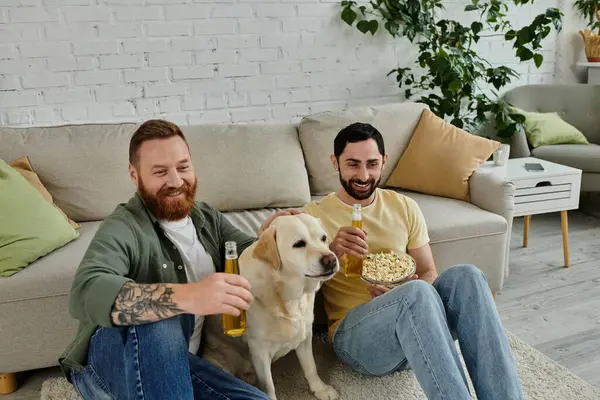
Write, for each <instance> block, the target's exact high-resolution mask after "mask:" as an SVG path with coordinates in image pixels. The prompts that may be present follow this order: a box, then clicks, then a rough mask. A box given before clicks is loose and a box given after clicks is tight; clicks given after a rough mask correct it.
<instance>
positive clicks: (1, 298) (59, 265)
mask: <svg viewBox="0 0 600 400" xmlns="http://www.w3.org/2000/svg"><path fill="white" fill-rule="evenodd" d="M98 227H100V222H84V223H82V224H81V228H80V229H79V231H78V232H79V239H77V240H75V241H72V242H70V243H68V244H67V245H65V246H63V247H61V248H60V249H57V250H55V251H53V252H52V253H50V254H48V255H46V256H45V257H42V258H39V259H38V260H37V261H35V262H33V263H31V264H30V265H29V266H28V267H27V268H25V269H24V270H22V271H21V272H19V273H18V274H15V275H13V276H11V277H10V278H8V279H0V304H5V303H11V302H16V301H21V300H27V299H32V298H36V299H42V298H48V297H54V296H62V295H66V294H68V293H69V290H70V289H71V283H72V282H73V277H74V275H75V271H76V270H77V267H78V266H79V263H80V262H81V260H82V258H83V255H84V254H85V252H86V250H87V248H88V246H89V244H90V242H91V241H92V239H93V237H94V234H95V233H96V231H97V230H98Z"/></svg>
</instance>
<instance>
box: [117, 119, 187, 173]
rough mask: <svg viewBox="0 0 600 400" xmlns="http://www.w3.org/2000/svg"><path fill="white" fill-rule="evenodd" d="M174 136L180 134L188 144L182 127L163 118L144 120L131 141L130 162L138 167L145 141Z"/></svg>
mask: <svg viewBox="0 0 600 400" xmlns="http://www.w3.org/2000/svg"><path fill="white" fill-rule="evenodd" d="M173 136H179V137H180V138H182V139H183V141H184V142H185V144H186V145H187V144H188V142H187V140H186V139H185V136H183V132H181V129H180V128H179V127H178V126H177V125H176V124H174V123H172V122H169V121H165V120H162V119H151V120H148V121H146V122H144V123H143V124H142V125H140V127H139V128H138V129H137V130H136V131H135V132H134V134H133V136H132V137H131V140H130V141H129V163H130V164H131V165H134V166H136V167H137V166H138V162H139V155H138V150H139V149H140V146H141V145H142V143H144V142H145V141H148V140H153V139H168V138H170V137H173ZM188 148H189V145H188Z"/></svg>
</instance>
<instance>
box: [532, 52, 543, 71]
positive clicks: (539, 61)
mask: <svg viewBox="0 0 600 400" xmlns="http://www.w3.org/2000/svg"><path fill="white" fill-rule="evenodd" d="M533 61H535V66H536V67H538V68H539V67H540V66H541V65H542V63H543V62H544V56H543V55H541V54H539V53H538V54H536V55H534V56H533Z"/></svg>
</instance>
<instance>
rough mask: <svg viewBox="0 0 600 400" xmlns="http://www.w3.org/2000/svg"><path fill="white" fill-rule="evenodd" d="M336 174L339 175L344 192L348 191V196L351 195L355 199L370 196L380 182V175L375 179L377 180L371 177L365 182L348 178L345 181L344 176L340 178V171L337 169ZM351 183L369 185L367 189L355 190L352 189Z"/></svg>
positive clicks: (363, 198) (364, 198)
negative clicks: (362, 190)
mask: <svg viewBox="0 0 600 400" xmlns="http://www.w3.org/2000/svg"><path fill="white" fill-rule="evenodd" d="M338 174H339V176H340V183H341V184H342V186H343V187H344V189H345V190H346V193H348V194H349V195H350V197H352V198H353V199H355V200H366V199H368V198H369V197H371V195H372V194H373V193H374V192H375V189H377V187H378V186H379V183H380V182H381V177H380V178H379V179H377V181H376V180H375V179H373V178H371V179H369V180H367V181H365V182H363V181H361V180H359V179H350V180H349V181H347V180H345V179H344V178H342V172H341V171H338ZM353 183H358V184H361V185H363V184H369V185H370V186H369V190H367V191H364V192H357V191H356V190H354V187H353V186H352V184H353Z"/></svg>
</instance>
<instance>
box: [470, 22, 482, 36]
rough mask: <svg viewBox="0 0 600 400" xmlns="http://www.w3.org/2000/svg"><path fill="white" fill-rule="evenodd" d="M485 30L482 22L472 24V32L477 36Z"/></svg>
mask: <svg viewBox="0 0 600 400" xmlns="http://www.w3.org/2000/svg"><path fill="white" fill-rule="evenodd" d="M482 29H483V24H482V23H481V22H478V21H475V22H473V23H472V24H471V30H472V31H473V33H474V34H475V35H477V34H478V33H479V32H481V30H482Z"/></svg>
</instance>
